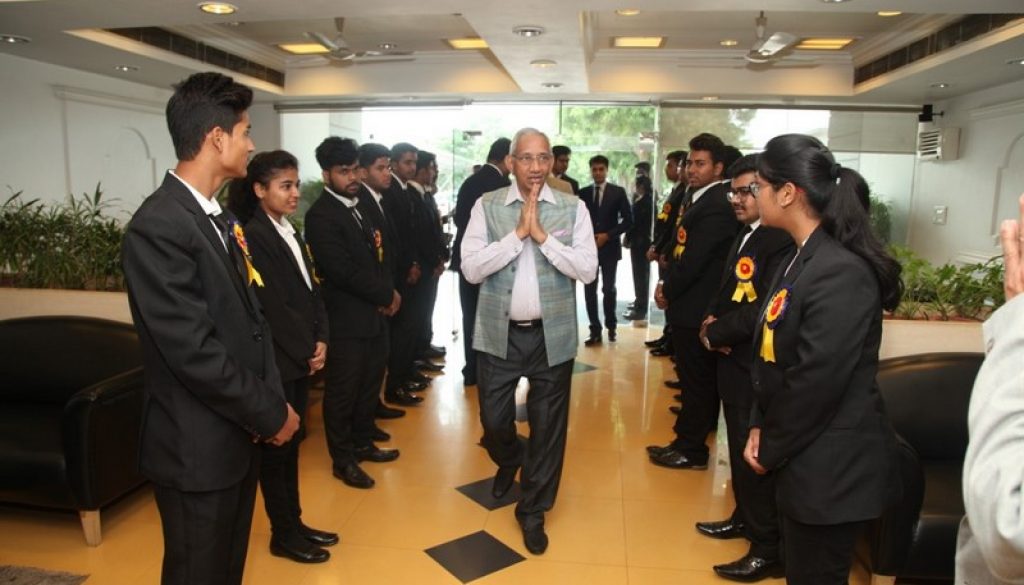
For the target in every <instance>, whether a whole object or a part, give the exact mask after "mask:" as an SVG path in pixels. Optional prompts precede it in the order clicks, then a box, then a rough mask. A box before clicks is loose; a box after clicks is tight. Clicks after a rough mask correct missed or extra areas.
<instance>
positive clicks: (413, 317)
mask: <svg viewBox="0 0 1024 585" xmlns="http://www.w3.org/2000/svg"><path fill="white" fill-rule="evenodd" d="M422 292H423V289H422V288H421V287H419V286H415V287H408V288H406V289H405V290H403V291H402V292H401V293H400V294H401V295H402V306H401V307H400V308H399V309H398V313H397V314H395V316H394V317H392V318H391V332H390V347H391V353H390V354H389V357H388V361H387V384H386V388H387V389H388V390H392V389H394V388H398V387H399V386H401V385H402V384H405V383H406V382H408V381H409V377H410V376H411V375H412V362H413V361H414V360H415V359H416V357H415V356H416V344H417V342H418V340H419V336H420V321H421V310H420V306H421V304H422V300H423V299H422V296H421V293H422Z"/></svg>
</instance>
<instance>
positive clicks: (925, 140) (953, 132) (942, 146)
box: [917, 123, 960, 160]
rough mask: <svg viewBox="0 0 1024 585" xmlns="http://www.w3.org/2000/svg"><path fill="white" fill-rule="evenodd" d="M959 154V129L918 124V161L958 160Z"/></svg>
mask: <svg viewBox="0 0 1024 585" xmlns="http://www.w3.org/2000/svg"><path fill="white" fill-rule="evenodd" d="M959 154H960V129H959V128H936V127H935V126H934V125H933V124H930V123H922V124H918V129H917V159H918V160H956V159H957V156H959Z"/></svg>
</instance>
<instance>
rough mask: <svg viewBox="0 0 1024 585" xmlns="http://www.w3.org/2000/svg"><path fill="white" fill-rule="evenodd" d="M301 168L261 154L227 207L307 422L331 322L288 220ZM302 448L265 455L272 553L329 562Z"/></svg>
mask: <svg viewBox="0 0 1024 585" xmlns="http://www.w3.org/2000/svg"><path fill="white" fill-rule="evenodd" d="M298 167H299V163H298V161H297V160H296V159H295V157H294V156H292V155H291V154H289V153H287V152H285V151H283V150H275V151H272V152H261V153H259V154H257V155H256V156H254V157H253V159H252V161H251V162H250V163H249V168H248V174H247V175H246V177H245V178H244V179H239V180H236V181H234V182H233V183H232V184H231V190H230V193H229V197H228V205H229V207H230V208H231V210H232V211H233V212H234V213H235V215H236V216H238V218H239V221H241V222H242V223H244V224H245V236H246V240H247V242H246V243H247V246H248V248H249V252H250V256H251V260H250V262H251V263H252V265H253V268H254V269H255V271H256V272H257V273H258V274H259V275H260V278H259V281H260V282H259V283H257V285H256V286H254V288H255V291H256V296H257V297H258V298H259V301H260V304H261V305H262V308H263V313H264V315H265V316H266V319H267V322H268V323H269V324H270V333H271V336H272V337H273V339H274V359H275V361H276V362H277V366H278V369H279V370H280V371H281V384H282V386H283V387H284V392H285V398H286V399H287V400H288V403H289V404H291V405H292V408H294V409H295V412H297V413H299V416H300V417H302V418H303V419H305V416H306V406H307V404H308V399H309V377H310V376H311V375H313V374H315V373H316V372H317V371H319V370H320V369H322V368H323V367H324V362H325V360H326V359H327V314H326V311H325V309H324V304H323V299H322V298H321V297H320V286H319V284H318V282H317V275H316V273H315V271H314V270H313V262H312V259H311V258H310V256H309V251H308V249H307V248H306V245H305V242H304V241H303V240H302V236H301V235H300V234H299V233H298V232H296V231H295V229H294V228H293V227H292V225H291V223H290V222H289V221H288V218H287V216H289V215H291V214H292V213H295V210H296V208H297V206H298V201H299V176H298ZM275 224H276V225H275ZM299 442H300V441H298V440H296V441H292V442H290V443H286V444H284V445H282V446H280V447H275V446H272V445H267V446H266V447H265V448H264V450H263V457H262V463H261V465H260V488H261V489H262V491H263V500H264V504H265V506H266V509H267V516H268V517H269V518H270V526H271V531H272V536H271V539H270V552H271V553H272V554H274V555H276V556H280V557H285V558H289V559H292V560H294V561H297V562H301V563H318V562H323V561H326V560H327V559H328V558H330V553H328V552H327V551H326V550H324V549H323V548H321V547H324V546H330V545H332V544H336V543H337V542H338V536H337V535H336V534H333V533H330V532H324V531H321V530H316V529H314V528H310V527H308V526H306V525H305V524H303V523H302V520H301V518H300V515H301V513H302V511H301V509H300V507H299Z"/></svg>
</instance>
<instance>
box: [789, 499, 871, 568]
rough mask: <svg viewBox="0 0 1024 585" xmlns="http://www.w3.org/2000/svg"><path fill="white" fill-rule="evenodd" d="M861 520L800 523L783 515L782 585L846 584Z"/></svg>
mask: <svg viewBox="0 0 1024 585" xmlns="http://www.w3.org/2000/svg"><path fill="white" fill-rule="evenodd" d="M863 529H864V522H847V523H845V524H830V525H814V524H803V523H801V522H797V521H796V520H794V519H792V518H789V517H787V516H785V515H783V517H782V533H783V534H785V539H783V541H784V544H785V549H786V556H785V559H786V585H847V583H848V582H849V577H850V567H851V566H852V565H853V548H854V545H855V544H856V542H857V537H858V536H859V535H860V533H861V531H863Z"/></svg>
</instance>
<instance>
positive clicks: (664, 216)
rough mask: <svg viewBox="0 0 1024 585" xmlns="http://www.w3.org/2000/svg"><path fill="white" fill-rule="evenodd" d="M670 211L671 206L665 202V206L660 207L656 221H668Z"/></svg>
mask: <svg viewBox="0 0 1024 585" xmlns="http://www.w3.org/2000/svg"><path fill="white" fill-rule="evenodd" d="M670 211H672V204H671V203H668V202H666V203H665V205H662V206H661V211H660V212H658V221H668V214H669V212H670Z"/></svg>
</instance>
